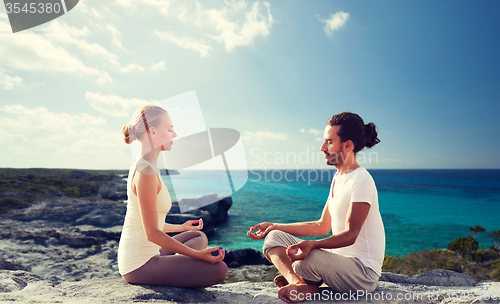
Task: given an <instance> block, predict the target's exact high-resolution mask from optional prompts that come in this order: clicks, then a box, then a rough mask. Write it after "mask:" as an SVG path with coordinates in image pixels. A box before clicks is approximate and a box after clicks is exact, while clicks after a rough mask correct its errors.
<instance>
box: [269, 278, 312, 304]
mask: <svg viewBox="0 0 500 304" xmlns="http://www.w3.org/2000/svg"><path fill="white" fill-rule="evenodd" d="M317 292H319V286H318V285H314V284H305V283H299V284H288V285H286V286H283V287H281V288H280V289H279V290H278V298H280V299H281V300H283V301H285V302H287V303H295V302H302V301H305V300H307V299H313V298H314V294H315V293H317Z"/></svg>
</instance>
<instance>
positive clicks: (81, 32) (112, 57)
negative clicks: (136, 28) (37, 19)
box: [46, 20, 145, 73]
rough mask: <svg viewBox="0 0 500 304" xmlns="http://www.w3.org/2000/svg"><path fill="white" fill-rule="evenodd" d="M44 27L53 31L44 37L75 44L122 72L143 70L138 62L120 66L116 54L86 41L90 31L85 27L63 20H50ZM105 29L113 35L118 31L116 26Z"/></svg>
mask: <svg viewBox="0 0 500 304" xmlns="http://www.w3.org/2000/svg"><path fill="white" fill-rule="evenodd" d="M46 29H47V30H48V31H50V32H54V33H52V34H46V37H47V38H49V39H51V40H52V41H57V42H59V43H62V44H68V45H75V46H77V47H78V48H79V49H81V50H82V51H83V52H84V53H85V54H86V55H88V56H91V57H96V58H99V59H101V60H103V61H104V62H107V63H109V64H111V65H112V66H114V68H115V69H117V70H118V71H120V72H122V73H128V72H131V71H134V70H137V71H140V72H143V71H144V70H145V69H144V67H142V66H140V65H138V64H128V65H126V66H124V67H122V66H121V64H120V61H119V59H118V56H117V55H116V54H114V53H112V52H110V51H108V50H106V48H104V47H103V46H101V45H99V44H97V43H90V42H87V41H86V40H85V39H84V38H86V37H87V36H88V35H89V33H90V31H89V30H88V29H87V27H83V28H82V29H77V28H75V27H71V26H69V25H67V24H65V23H64V22H58V21H57V20H55V21H52V22H50V24H49V26H47V27H46ZM107 29H108V30H110V31H111V33H112V34H113V35H116V34H117V33H119V32H118V30H116V28H113V27H108V28H107ZM122 47H123V46H122Z"/></svg>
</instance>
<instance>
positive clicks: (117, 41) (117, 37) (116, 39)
mask: <svg viewBox="0 0 500 304" xmlns="http://www.w3.org/2000/svg"><path fill="white" fill-rule="evenodd" d="M105 28H106V30H108V31H109V32H110V34H111V35H112V36H113V38H112V39H111V44H113V45H114V46H116V47H118V48H119V49H120V50H122V51H124V52H126V51H127V49H126V48H125V46H124V45H123V43H122V41H121V36H122V33H121V32H120V31H119V30H118V29H116V27H114V26H113V25H111V24H106V26H105Z"/></svg>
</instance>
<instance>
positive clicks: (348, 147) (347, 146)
mask: <svg viewBox="0 0 500 304" xmlns="http://www.w3.org/2000/svg"><path fill="white" fill-rule="evenodd" d="M344 147H345V149H346V150H347V151H353V150H354V143H353V142H352V140H350V139H349V140H348V141H346V142H345V146H344Z"/></svg>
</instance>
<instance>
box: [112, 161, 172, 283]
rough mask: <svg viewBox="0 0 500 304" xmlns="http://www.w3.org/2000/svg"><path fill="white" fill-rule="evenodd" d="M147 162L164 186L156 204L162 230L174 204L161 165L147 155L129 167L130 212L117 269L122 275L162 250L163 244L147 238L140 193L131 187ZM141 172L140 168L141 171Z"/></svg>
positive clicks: (119, 251)
mask: <svg viewBox="0 0 500 304" xmlns="http://www.w3.org/2000/svg"><path fill="white" fill-rule="evenodd" d="M146 166H149V167H151V168H152V169H153V170H154V171H155V172H156V173H157V176H158V178H159V179H160V182H161V190H160V192H158V194H157V199H156V204H157V206H156V207H157V212H158V222H157V225H158V229H160V230H163V227H164V225H165V217H166V215H167V213H168V211H169V210H170V207H171V206H172V201H171V199H170V195H169V193H168V190H167V187H166V186H165V184H164V183H163V181H162V179H161V174H160V171H159V170H158V168H156V167H155V166H153V165H151V164H150V163H149V162H147V161H145V160H144V159H140V160H139V161H134V162H133V163H132V166H131V167H130V171H129V174H128V181H127V196H128V201H127V213H126V215H125V222H124V223H123V230H122V234H121V237H120V243H119V245H118V270H119V272H120V274H121V275H122V276H123V275H125V274H127V273H129V272H131V271H134V270H136V269H137V268H139V267H141V266H142V265H144V264H145V263H146V262H147V261H149V259H151V258H152V257H153V256H155V255H158V254H159V250H160V246H158V245H156V244H155V243H152V242H150V241H148V239H147V237H146V233H145V230H144V227H143V225H142V218H141V214H140V212H139V201H138V199H137V195H135V194H134V192H133V191H132V180H133V177H134V175H135V172H136V171H137V168H139V169H140V170H141V169H143V168H145V167H146ZM139 172H140V171H139Z"/></svg>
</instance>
